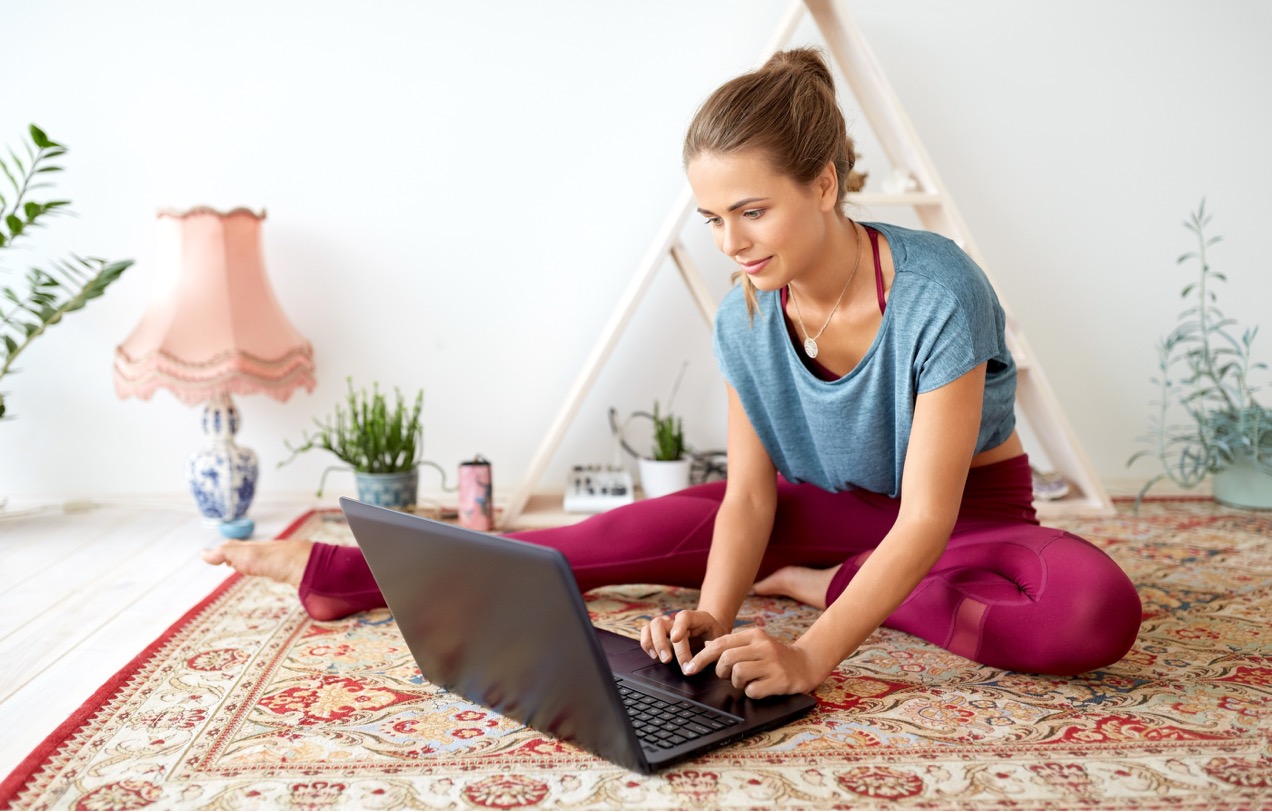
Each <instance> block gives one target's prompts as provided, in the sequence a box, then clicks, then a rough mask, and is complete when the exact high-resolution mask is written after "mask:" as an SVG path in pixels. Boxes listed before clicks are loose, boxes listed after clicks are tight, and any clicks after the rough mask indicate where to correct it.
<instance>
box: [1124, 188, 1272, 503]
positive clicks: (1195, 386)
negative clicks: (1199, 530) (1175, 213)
mask: <svg viewBox="0 0 1272 812" xmlns="http://www.w3.org/2000/svg"><path fill="white" fill-rule="evenodd" d="M1209 222H1210V216H1209V215H1208V214H1206V201H1205V200H1204V199H1203V200H1202V201H1201V204H1200V205H1199V206H1198V208H1197V211H1196V212H1194V213H1193V214H1192V215H1191V216H1190V218H1189V219H1188V220H1187V221H1185V222H1184V226H1185V227H1186V228H1187V229H1188V230H1189V231H1191V232H1192V233H1193V234H1194V235H1195V236H1196V239H1197V250H1196V251H1189V252H1187V253H1185V254H1182V255H1181V256H1180V257H1179V259H1178V262H1179V263H1180V264H1182V263H1184V262H1187V261H1189V260H1196V261H1197V264H1198V269H1199V274H1198V278H1197V280H1196V281H1194V282H1191V283H1189V284H1187V285H1186V286H1185V287H1184V288H1183V291H1182V292H1181V294H1180V296H1181V298H1184V299H1187V298H1189V297H1192V298H1193V299H1194V300H1195V302H1196V304H1195V305H1194V306H1192V307H1190V308H1188V309H1186V310H1185V311H1184V312H1183V313H1181V314H1180V315H1179V320H1180V323H1179V324H1178V325H1176V327H1175V328H1174V329H1173V330H1172V331H1171V332H1170V333H1169V334H1168V335H1167V337H1166V338H1165V339H1164V340H1163V341H1162V342H1161V343H1160V344H1159V345H1158V368H1159V371H1160V376H1158V377H1154V378H1153V379H1152V380H1153V382H1154V383H1156V384H1157V385H1158V400H1156V401H1155V402H1154V405H1155V406H1156V407H1157V408H1156V410H1155V411H1154V413H1153V414H1152V415H1151V416H1150V420H1149V433H1148V435H1147V436H1145V437H1144V438H1143V440H1144V441H1145V442H1147V443H1148V444H1149V445H1150V449H1149V450H1145V451H1140V452H1137V453H1136V454H1134V455H1133V456H1132V457H1131V458H1130V459H1129V460H1127V465H1128V466H1129V465H1131V464H1133V463H1134V462H1136V461H1137V460H1139V459H1141V458H1143V457H1149V456H1151V457H1154V458H1156V459H1157V461H1158V463H1159V464H1160V465H1161V467H1162V473H1160V474H1158V475H1157V476H1154V477H1153V478H1152V479H1150V480H1149V481H1148V483H1147V484H1146V485H1145V486H1144V488H1143V489H1142V490H1141V491H1140V493H1139V497H1138V498H1137V500H1136V504H1137V505H1138V503H1139V500H1140V499H1142V498H1143V497H1144V494H1145V493H1147V491H1148V489H1149V488H1151V487H1152V486H1153V485H1154V484H1155V483H1157V482H1159V481H1161V480H1162V479H1170V480H1172V481H1173V482H1175V483H1176V484H1177V485H1180V486H1181V487H1185V488H1191V487H1193V486H1195V485H1197V484H1199V483H1200V482H1201V480H1202V479H1204V478H1205V477H1206V476H1207V475H1208V474H1212V473H1214V472H1216V471H1219V470H1222V469H1223V468H1225V467H1226V466H1228V465H1229V464H1231V463H1232V462H1233V460H1235V459H1239V458H1249V459H1252V460H1253V461H1254V462H1255V463H1256V464H1258V465H1260V466H1261V467H1264V468H1265V469H1267V470H1269V471H1270V472H1272V412H1270V411H1269V410H1268V409H1267V408H1266V407H1264V406H1263V405H1261V404H1260V403H1259V402H1258V400H1257V399H1256V398H1255V397H1254V393H1255V392H1257V391H1258V390H1259V387H1257V386H1254V385H1253V384H1252V382H1251V380H1250V374H1251V372H1252V371H1256V370H1262V369H1267V364H1265V363H1263V362H1254V361H1253V360H1252V358H1251V346H1252V344H1253V343H1254V337H1255V335H1257V333H1258V327H1257V326H1256V327H1251V328H1248V329H1246V330H1245V331H1244V332H1242V333H1241V336H1240V338H1238V337H1237V336H1236V335H1235V334H1234V332H1233V330H1234V328H1235V327H1236V326H1237V323H1236V320H1235V319H1231V318H1228V317H1226V316H1224V314H1223V312H1222V311H1221V310H1220V308H1219V307H1218V305H1217V304H1215V302H1217V300H1218V296H1217V294H1216V292H1215V290H1214V288H1213V284H1214V283H1217V282H1225V281H1227V276H1226V275H1225V274H1222V273H1219V272H1217V271H1214V270H1212V269H1211V267H1210V264H1209V262H1208V260H1207V254H1206V251H1207V249H1208V248H1209V247H1211V246H1213V245H1215V244H1216V243H1218V242H1219V241H1220V240H1221V239H1222V238H1221V237H1218V236H1215V237H1210V238H1207V237H1206V234H1205V228H1206V226H1207V225H1208V224H1209ZM1176 370H1179V372H1178V373H1177V372H1176ZM1172 412H1175V413H1178V412H1183V414H1184V415H1186V416H1187V417H1188V418H1189V421H1190V422H1188V423H1172V422H1169V421H1170V417H1169V415H1170V414H1171V413H1172Z"/></svg>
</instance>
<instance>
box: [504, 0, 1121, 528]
mask: <svg viewBox="0 0 1272 812" xmlns="http://www.w3.org/2000/svg"><path fill="white" fill-rule="evenodd" d="M806 13H808V14H811V15H812V19H813V22H814V23H815V25H816V27H817V29H818V31H819V33H820V35H821V37H822V39H823V40H824V42H825V45H826V50H827V51H828V52H829V53H830V56H831V59H832V60H833V62H834V63H835V66H836V67H837V68H838V70H839V73H840V75H841V76H842V77H843V79H844V80H845V82H846V83H847V86H848V90H849V91H850V92H851V93H852V94H853V96H854V97H855V99H856V101H857V103H858V105H859V106H860V108H861V111H862V113H863V114H864V116H865V117H866V119H867V121H868V123H869V126H870V128H871V130H872V131H873V132H874V134H875V136H876V137H877V138H878V140H879V142H880V145H881V147H882V149H883V151H884V153H885V155H886V157H887V159H888V161H889V162H890V164H891V165H892V166H893V167H894V168H900V169H904V170H905V171H907V172H909V173H910V175H911V176H912V177H913V178H914V180H915V182H916V183H917V186H918V188H917V189H916V190H915V191H911V192H903V193H896V194H879V193H859V194H853V195H849V201H850V202H851V203H855V204H858V205H861V206H867V207H892V206H896V207H907V208H911V209H913V211H914V212H915V214H916V216H917V217H918V219H919V222H920V223H922V225H923V227H924V228H926V229H927V230H929V231H934V232H936V233H938V234H943V235H944V236H946V237H949V238H950V239H951V240H953V241H954V242H956V243H957V244H958V245H959V246H961V247H962V248H963V250H964V251H966V252H967V253H968V255H969V256H971V257H972V259H974V260H975V261H976V262H977V264H979V265H980V266H981V268H982V269H984V270H985V273H986V275H987V276H988V277H989V280H990V283H991V284H993V283H994V280H993V276H992V274H990V272H989V270H988V269H987V268H986V265H985V261H984V257H983V256H982V255H981V253H980V251H979V250H978V249H977V247H976V244H975V242H974V241H973V240H972V237H971V232H970V231H969V229H968V228H967V224H966V223H965V222H964V221H963V218H962V216H961V215H960V214H959V212H958V209H957V208H956V207H955V205H954V202H953V200H952V198H951V197H950V195H949V192H948V191H947V190H946V188H945V185H944V184H943V183H942V182H941V179H940V176H939V175H938V173H937V171H936V167H935V165H934V164H933V162H932V160H931V158H930V157H929V155H928V153H927V150H926V149H924V147H923V144H922V142H921V141H920V140H919V137H918V135H917V133H916V132H915V130H914V127H913V126H912V125H911V123H910V120H909V118H908V116H907V115H906V113H905V110H904V108H903V107H902V106H901V103H900V101H899V100H898V98H897V96H896V94H895V93H894V92H893V90H892V86H891V85H890V84H889V83H888V80H887V77H886V76H885V75H884V73H883V70H882V68H881V67H880V64H879V62H878V60H877V59H876V58H875V56H874V53H873V52H872V51H871V49H870V46H869V44H868V43H867V42H866V40H865V37H864V36H863V35H862V33H861V30H860V29H859V28H858V27H857V24H856V23H855V22H854V20H853V19H852V16H851V15H850V14H849V12H848V7H847V2H845V0H793V2H792V3H791V5H790V8H789V9H788V11H787V12H786V14H785V15H784V16H783V18H782V20H781V22H780V23H779V24H778V27H777V29H776V31H775V32H774V34H773V37H772V39H771V41H770V43H769V45H768V47H767V48H766V49H765V51H764V52H763V54H761V56H760V59H759V63H763V62H764V61H765V60H767V59H768V58H769V56H771V55H772V54H773V53H775V52H776V51H778V50H781V49H782V48H784V47H786V45H787V44H788V43H789V42H790V40H791V38H792V37H793V36H794V34H795V31H796V29H797V28H798V26H799V24H800V23H801V21H802V20H803V19H804V15H805V14H806ZM841 92H843V91H842V89H841ZM693 209H694V199H693V192H692V190H691V189H690V188H689V185H688V183H686V184H685V185H684V187H683V188H682V190H681V192H680V194H679V195H678V196H677V198H676V202H675V203H674V204H673V206H672V207H671V211H670V212H669V213H668V215H667V217H666V219H665V220H664V222H663V224H662V226H661V227H660V228H659V229H658V232H657V233H656V235H655V237H654V239H653V241H652V242H651V244H650V246H649V249H648V250H647V251H646V252H645V255H644V257H643V258H642V259H641V261H640V263H639V264H638V265H637V266H636V271H635V273H634V275H633V277H632V281H631V282H630V283H629V284H628V287H627V289H626V290H625V291H624V293H623V295H622V298H621V299H620V300H619V302H618V305H617V307H616V308H615V310H614V313H613V314H612V315H611V316H610V319H609V321H608V322H607V323H606V325H605V327H604V329H603V330H602V332H601V335H600V337H599V338H598V339H597V341H596V343H595V345H593V348H592V352H591V353H590V355H589V356H588V358H587V360H586V361H585V362H584V364H583V369H582V371H581V372H580V373H579V376H578V378H577V379H576V380H575V382H574V385H573V386H572V387H571V388H570V391H569V392H568V393H567V395H566V397H565V401H564V402H563V403H562V405H561V408H560V410H559V411H558V413H557V415H556V418H555V419H554V420H553V422H552V425H551V426H550V427H549V429H548V432H547V434H546V435H545V437H544V438H543V440H542V442H541V443H540V445H539V448H538V450H537V451H536V452H535V455H534V457H533V458H532V459H531V461H530V466H529V468H528V469H527V471H526V475H525V477H524V478H523V479H522V482H521V484H520V486H519V487H518V488H517V489H516V491H515V492H514V493H513V496H512V497H511V499H509V501H508V502H507V503H506V505H505V507H504V511H503V516H502V520H501V526H502V527H504V528H512V527H519V526H526V525H530V524H534V525H543V524H545V521H544V520H543V519H542V518H540V519H539V520H537V521H528V520H524V521H523V516H524V515H525V514H526V513H527V508H528V507H531V506H532V502H533V512H535V513H545V512H546V513H547V514H549V515H550V517H551V518H550V519H549V520H548V522H551V521H558V520H559V521H569V520H570V518H571V517H568V516H566V515H565V514H561V513H560V512H559V511H557V510H555V509H554V507H553V506H552V503H553V497H551V496H545V495H543V494H537V493H536V489H537V488H538V487H539V482H540V480H541V479H542V477H543V474H544V471H545V470H546V469H547V467H548V465H549V463H550V462H551V461H552V458H553V456H554V455H555V454H556V451H557V449H558V448H559V447H560V444H561V441H562V440H563V439H564V437H565V433H566V431H567V430H568V429H569V427H570V425H571V424H572V423H573V421H574V419H575V417H576V416H577V415H578V411H579V409H580V407H581V406H582V404H583V400H584V399H585V398H586V396H587V394H588V392H589V391H590V390H591V388H592V386H593V385H594V384H595V383H596V379H597V377H598V376H599V375H600V372H601V370H602V368H604V366H605V363H606V362H607V361H608V360H609V357H610V355H611V354H612V353H613V351H614V348H615V347H616V346H617V344H618V340H619V338H620V337H621V336H622V333H623V331H624V330H625V329H626V328H627V326H628V324H629V323H630V322H631V319H632V316H633V314H634V313H635V311H636V308H637V306H638V305H639V304H640V301H641V299H642V298H644V295H645V293H646V292H647V291H648V289H649V287H650V284H651V282H652V281H653V278H654V275H655V274H656V273H657V272H658V270H659V269H660V268H661V267H662V265H663V263H664V262H665V261H666V260H667V259H668V257H670V259H671V260H672V262H673V263H674V264H675V266H676V268H677V269H678V270H679V272H680V275H681V277H682V278H683V280H684V282H685V285H686V286H687V288H688V291H689V294H690V295H691V296H692V297H693V299H694V302H695V303H696V304H697V306H698V309H699V311H700V312H701V313H702V316H703V318H705V319H706V321H707V326H708V328H710V327H711V326H712V325H713V324H714V321H715V312H716V307H717V302H716V301H715V298H714V297H713V296H712V295H711V294H710V292H709V290H708V288H707V285H706V283H705V282H704V281H703V278H702V275H701V273H699V271H698V268H697V266H696V264H695V263H694V262H693V258H692V257H691V256H690V254H689V251H688V249H687V248H686V247H685V245H684V243H683V242H681V239H680V235H681V232H682V230H683V229H684V226H685V223H686V222H687V220H688V218H689V215H690V214H691V213H692V212H693ZM994 287H995V289H996V290H999V288H998V286H997V285H994ZM999 301H1000V302H1002V305H1003V308H1004V310H1005V311H1006V313H1007V344H1008V347H1009V348H1010V350H1011V352H1012V355H1013V357H1014V358H1015V360H1016V364H1017V368H1018V370H1019V377H1018V381H1017V390H1016V410H1017V416H1018V418H1023V419H1024V420H1025V422H1026V423H1027V425H1028V427H1029V429H1030V431H1031V433H1032V435H1033V437H1034V439H1035V440H1036V441H1037V443H1038V444H1039V445H1040V446H1041V447H1042V451H1043V453H1045V454H1046V456H1047V458H1048V459H1049V460H1050V461H1051V464H1052V465H1053V466H1054V468H1055V470H1056V471H1057V472H1059V473H1060V474H1061V475H1063V476H1064V477H1065V479H1067V480H1068V481H1069V483H1070V485H1071V488H1072V492H1071V494H1070V495H1069V496H1068V497H1066V498H1064V499H1060V500H1055V501H1049V502H1038V503H1037V505H1036V507H1037V510H1038V514H1039V516H1040V517H1041V518H1044V519H1046V518H1049V517H1054V516H1061V515H1083V516H1111V515H1113V514H1114V513H1116V510H1115V508H1114V507H1113V502H1112V499H1110V497H1109V495H1108V492H1107V491H1106V490H1105V488H1104V485H1103V484H1102V483H1101V482H1100V478H1099V477H1098V476H1097V475H1096V474H1095V471H1094V469H1093V468H1092V466H1091V463H1090V460H1089V459H1088V458H1087V456H1086V453H1085V451H1084V450H1083V449H1082V446H1081V444H1080V443H1079V441H1078V439H1077V435H1076V434H1075V433H1074V431H1073V429H1072V427H1071V426H1070V425H1069V422H1068V419H1067V418H1066V417H1065V415H1064V411H1063V409H1061V408H1060V405H1059V401H1058V400H1057V398H1056V395H1055V392H1054V391H1053V390H1052V388H1051V385H1050V384H1049V383H1048V382H1047V378H1046V376H1045V374H1044V373H1043V371H1042V367H1041V365H1040V364H1039V363H1038V361H1037V359H1036V358H1035V356H1034V355H1033V353H1032V351H1031V350H1030V348H1029V345H1028V342H1027V341H1026V340H1025V336H1024V333H1023V332H1022V331H1021V329H1020V327H1019V325H1018V323H1017V322H1016V319H1015V317H1014V316H1013V315H1012V313H1011V310H1010V308H1009V307H1008V306H1007V303H1006V301H1005V300H1003V297H1002V294H1001V291H1000V293H999ZM557 501H559V500H557ZM573 518H575V519H577V518H578V517H573Z"/></svg>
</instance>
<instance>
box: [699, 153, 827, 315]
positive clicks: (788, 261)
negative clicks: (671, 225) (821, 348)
mask: <svg viewBox="0 0 1272 812" xmlns="http://www.w3.org/2000/svg"><path fill="white" fill-rule="evenodd" d="M687 174H688V176H689V185H690V186H692V187H693V193H694V196H695V197H696V198H697V201H698V212H699V213H700V214H701V215H702V216H703V217H705V218H706V222H707V225H708V227H709V228H710V229H711V234H712V236H713V237H714V238H715V243H716V247H717V248H719V249H720V250H721V251H722V252H723V253H724V255H725V256H727V257H729V258H730V259H732V260H733V261H734V262H736V263H737V264H738V267H739V268H740V270H742V271H743V272H744V273H746V275H747V276H748V277H750V279H751V281H752V282H753V283H754V284H755V286H756V287H757V288H759V289H760V290H765V291H771V290H777V289H779V288H781V287H783V286H784V285H786V284H787V283H789V282H790V281H791V280H792V279H797V278H799V277H800V276H802V275H803V274H804V273H805V272H807V271H808V270H809V269H810V268H813V267H814V265H815V263H816V262H817V261H819V260H822V259H823V258H824V252H823V251H821V250H819V248H820V246H821V245H822V241H823V240H824V239H825V238H826V231H827V229H828V227H829V224H830V222H831V221H832V220H833V217H828V216H827V215H828V213H831V212H834V211H835V210H836V207H837V203H838V194H837V193H838V184H837V182H836V180H835V177H834V171H833V169H831V170H829V171H828V172H823V173H822V176H820V177H818V178H817V180H815V181H813V183H812V184H810V185H804V184H801V183H798V182H796V181H795V180H792V179H791V178H790V177H788V176H786V175H783V174H781V173H779V172H777V171H775V170H774V169H773V167H772V166H771V165H770V163H769V161H768V159H767V158H766V157H765V156H764V155H763V154H762V153H759V152H756V151H748V152H740V153H732V154H728V155H721V154H717V153H709V152H708V153H702V154H701V155H699V156H698V157H696V158H694V159H693V160H692V161H690V163H689V167H688V170H687Z"/></svg>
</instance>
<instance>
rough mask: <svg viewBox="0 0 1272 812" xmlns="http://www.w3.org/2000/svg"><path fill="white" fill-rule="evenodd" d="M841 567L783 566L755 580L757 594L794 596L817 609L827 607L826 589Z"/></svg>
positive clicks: (754, 587) (754, 588)
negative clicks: (824, 568) (826, 568)
mask: <svg viewBox="0 0 1272 812" xmlns="http://www.w3.org/2000/svg"><path fill="white" fill-rule="evenodd" d="M836 572H839V567H831V568H830V569H828V570H817V569H813V568H812V567H782V568H781V569H780V570H778V571H777V572H775V573H773V574H772V575H770V576H769V577H767V578H764V579H761V580H759V581H756V582H755V586H753V587H751V591H752V592H754V593H755V594H756V595H780V596H782V597H786V598H794V599H795V600H797V601H799V602H800V603H806V604H808V605H809V606H812V607H814V608H817V609H825V608H826V590H827V589H829V588H830V582H831V580H833V579H834V577H835V573H836Z"/></svg>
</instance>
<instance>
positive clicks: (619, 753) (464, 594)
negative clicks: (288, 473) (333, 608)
mask: <svg viewBox="0 0 1272 812" xmlns="http://www.w3.org/2000/svg"><path fill="white" fill-rule="evenodd" d="M340 506H341V508H342V509H343V510H344V513H345V516H346V518H347V519H348V521H349V528H350V529H351V530H352V531H353V535H354V538H355V539H356V540H357V542H358V546H359V547H361V548H362V551H363V554H364V555H365V556H366V559H367V563H368V564H369V565H370V567H371V573H372V574H373V575H374V576H375V580H376V582H377V583H378V584H379V585H380V590H381V592H383V593H384V597H385V600H386V602H387V603H388V606H389V609H390V610H391V611H392V612H393V617H394V619H395V620H396V622H397V625H398V628H399V629H401V631H402V637H403V638H404V639H405V640H406V643H407V645H408V646H409V647H410V649H411V654H412V655H413V656H414V657H415V662H416V663H417V664H419V667H420V672H421V673H422V674H423V675H424V678H425V679H427V680H428V681H429V682H432V683H433V684H434V685H437V686H440V687H442V688H445V689H447V690H449V691H453V692H455V693H457V694H459V695H461V696H463V697H464V698H465V699H468V700H469V701H471V702H476V703H478V704H481V705H484V706H486V707H488V708H490V709H491V710H494V711H496V712H498V713H501V714H503V715H505V716H508V717H511V718H513V719H516V720H517V721H520V722H523V723H525V724H527V725H529V726H530V727H533V728H536V729H537V730H540V731H543V732H544V733H548V734H550V735H552V736H556V737H558V738H561V739H565V740H567V741H570V742H573V743H574V744H577V745H578V746H580V747H582V748H584V749H586V750H590V751H591V752H593V753H595V754H596V755H598V756H601V757H602V758H605V759H608V760H610V761H612V762H614V763H615V764H619V765H621V766H623V767H626V768H628V769H631V770H634V771H636V772H641V773H649V772H653V771H654V770H657V769H660V768H662V767H665V766H667V765H668V764H671V763H672V762H675V761H679V760H681V759H684V758H687V757H689V756H692V755H694V754H696V753H700V752H702V751H705V750H711V749H714V748H716V747H719V746H721V745H723V744H725V743H727V742H730V741H733V740H735V739H737V738H740V737H742V736H745V735H748V734H751V733H755V732H756V731H759V730H764V729H767V728H772V727H777V726H779V725H782V724H785V723H786V722H788V721H790V720H792V719H794V718H796V717H798V716H801V715H802V714H804V713H807V712H808V711H809V710H811V709H812V708H813V707H814V706H815V705H816V704H817V703H816V700H814V699H813V698H812V697H811V696H808V695H806V694H796V695H792V696H780V697H771V698H768V699H762V700H753V699H749V698H748V697H747V696H746V695H745V694H743V693H742V691H740V690H738V689H736V688H734V687H733V685H732V684H730V683H729V682H728V681H727V680H722V679H720V678H718V677H716V676H715V674H714V673H713V672H712V671H711V669H707V673H704V674H700V675H695V676H692V677H686V676H685V675H684V674H682V673H681V672H680V668H679V666H678V665H676V664H675V663H674V662H673V663H672V664H671V665H663V664H662V663H659V662H657V661H654V660H651V659H650V657H649V655H648V654H646V653H645V651H644V650H642V649H641V647H640V643H639V641H636V640H632V639H631V638H628V637H624V636H622V635H618V634H614V633H612V632H609V631H605V630H603V629H597V628H595V627H593V626H592V624H591V622H590V621H589V620H588V615H587V608H586V606H585V605H584V603H583V598H582V596H581V595H580V594H579V589H578V585H577V583H576V582H575V580H574V574H573V573H571V572H570V568H569V565H568V564H567V563H566V560H565V556H564V555H562V554H561V553H560V552H558V551H557V550H553V549H550V548H547V547H540V546H537V545H534V544H529V543H526V542H521V541H516V540H513V539H508V538H503V537H500V536H495V535H489V534H486V533H478V532H474V531H471V530H464V529H463V528H459V527H455V526H453V525H448V524H444V523H442V522H436V521H432V520H431V519H425V518H423V517H420V516H413V515H410V514H406V513H401V512H398V511H395V510H389V509H387V508H381V507H375V506H373V505H367V504H364V503H362V502H358V501H355V500H353V499H347V498H342V499H341V500H340ZM597 543H598V544H604V543H605V540H604V539H597Z"/></svg>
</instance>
